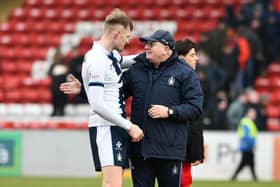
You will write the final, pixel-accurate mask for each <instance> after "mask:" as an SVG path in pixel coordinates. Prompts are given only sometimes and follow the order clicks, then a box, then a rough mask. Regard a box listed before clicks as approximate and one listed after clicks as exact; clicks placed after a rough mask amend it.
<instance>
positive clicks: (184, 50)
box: [175, 38, 196, 56]
mask: <svg viewBox="0 0 280 187" xmlns="http://www.w3.org/2000/svg"><path fill="white" fill-rule="evenodd" d="M192 48H194V49H196V46H195V43H193V42H192V41H191V40H190V39H188V38H186V39H184V40H178V41H176V43H175V49H176V51H177V53H178V55H183V56H186V55H187V54H188V52H189V51H190V50H191V49H192Z"/></svg>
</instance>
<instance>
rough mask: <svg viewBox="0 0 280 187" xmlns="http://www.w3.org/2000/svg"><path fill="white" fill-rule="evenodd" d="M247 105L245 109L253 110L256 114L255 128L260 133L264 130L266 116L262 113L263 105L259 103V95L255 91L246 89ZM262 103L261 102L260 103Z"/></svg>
mask: <svg viewBox="0 0 280 187" xmlns="http://www.w3.org/2000/svg"><path fill="white" fill-rule="evenodd" d="M246 92H247V95H248V104H247V107H250V108H254V109H255V110H256V112H257V117H256V119H255V122H256V125H257V128H258V129H259V130H260V131H264V130H265V129H266V115H265V113H264V108H263V103H261V100H260V95H259V93H258V92H257V91H256V90H253V89H250V88H249V89H247V91H246ZM262 102H263V101H262Z"/></svg>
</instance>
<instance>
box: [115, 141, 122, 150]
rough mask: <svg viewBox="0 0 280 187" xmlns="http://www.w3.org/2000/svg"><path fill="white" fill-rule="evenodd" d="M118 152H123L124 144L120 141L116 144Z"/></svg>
mask: <svg viewBox="0 0 280 187" xmlns="http://www.w3.org/2000/svg"><path fill="white" fill-rule="evenodd" d="M115 149H116V150H122V143H121V142H120V141H118V142H117V143H116V147H115Z"/></svg>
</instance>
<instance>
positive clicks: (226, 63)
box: [221, 39, 239, 99]
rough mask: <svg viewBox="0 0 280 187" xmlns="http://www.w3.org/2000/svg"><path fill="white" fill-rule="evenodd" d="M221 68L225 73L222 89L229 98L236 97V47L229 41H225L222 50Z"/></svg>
mask: <svg viewBox="0 0 280 187" xmlns="http://www.w3.org/2000/svg"><path fill="white" fill-rule="evenodd" d="M221 66H222V68H223V69H224V72H225V76H226V78H225V84H224V89H225V90H226V91H227V92H228V95H229V98H231V99H232V98H235V97H236V94H237V93H236V88H235V83H236V75H237V72H238V68H239V65H238V46H237V45H236V43H235V42H232V41H231V40H227V39H226V40H225V42H224V44H223V48H222V61H221Z"/></svg>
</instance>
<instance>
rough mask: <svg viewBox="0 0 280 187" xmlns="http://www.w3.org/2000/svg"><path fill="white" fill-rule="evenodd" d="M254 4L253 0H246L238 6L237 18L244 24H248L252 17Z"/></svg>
mask: <svg viewBox="0 0 280 187" xmlns="http://www.w3.org/2000/svg"><path fill="white" fill-rule="evenodd" d="M255 6H256V1H255V0H246V1H245V3H244V4H243V5H242V6H241V8H240V11H239V14H238V20H239V21H241V22H244V23H246V24H249V23H250V22H251V20H252V19H253V15H254V9H255Z"/></svg>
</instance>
